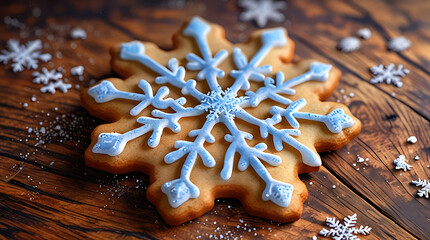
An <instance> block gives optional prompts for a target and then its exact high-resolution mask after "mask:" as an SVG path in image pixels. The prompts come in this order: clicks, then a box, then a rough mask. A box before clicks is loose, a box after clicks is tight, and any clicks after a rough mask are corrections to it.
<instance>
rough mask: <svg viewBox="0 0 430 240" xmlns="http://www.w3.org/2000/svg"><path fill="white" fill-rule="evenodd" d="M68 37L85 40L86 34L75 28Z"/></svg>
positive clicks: (82, 30)
mask: <svg viewBox="0 0 430 240" xmlns="http://www.w3.org/2000/svg"><path fill="white" fill-rule="evenodd" d="M70 37H71V38H72V39H86V38H87V32H85V30H84V29H82V28H80V27H77V28H74V29H73V30H72V31H71V32H70Z"/></svg>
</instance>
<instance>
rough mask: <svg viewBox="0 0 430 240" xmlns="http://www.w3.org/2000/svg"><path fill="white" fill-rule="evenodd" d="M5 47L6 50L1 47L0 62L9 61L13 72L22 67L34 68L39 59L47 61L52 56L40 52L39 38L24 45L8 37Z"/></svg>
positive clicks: (36, 66)
mask: <svg viewBox="0 0 430 240" xmlns="http://www.w3.org/2000/svg"><path fill="white" fill-rule="evenodd" d="M7 48H8V50H4V49H3V50H2V51H1V54H0V62H2V63H3V64H7V63H8V62H9V61H11V62H12V64H11V67H12V70H13V71H14V72H21V71H22V70H24V68H27V69H36V68H38V63H39V60H42V61H44V62H47V61H49V60H51V58H52V56H51V55H50V54H48V53H45V54H42V53H40V51H38V50H40V49H42V42H41V41H40V40H34V41H29V42H27V44H26V45H24V44H23V45H21V44H19V41H18V40H15V39H9V40H8V41H7Z"/></svg>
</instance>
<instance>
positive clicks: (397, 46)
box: [387, 36, 411, 52]
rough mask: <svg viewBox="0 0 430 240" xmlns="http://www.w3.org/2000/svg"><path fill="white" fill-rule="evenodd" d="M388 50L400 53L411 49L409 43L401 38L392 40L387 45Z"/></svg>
mask: <svg viewBox="0 0 430 240" xmlns="http://www.w3.org/2000/svg"><path fill="white" fill-rule="evenodd" d="M387 47H388V49H390V50H391V51H395V52H401V51H404V50H406V49H408V48H409V47H411V41H409V40H408V39H406V38H405V37H403V36H400V37H396V38H392V39H391V40H390V41H389V42H388V45H387Z"/></svg>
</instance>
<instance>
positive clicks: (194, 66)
mask: <svg viewBox="0 0 430 240" xmlns="http://www.w3.org/2000/svg"><path fill="white" fill-rule="evenodd" d="M209 31H210V26H209V24H207V23H206V22H204V21H203V20H202V19H201V18H198V17H195V18H193V19H192V20H191V22H190V23H189V25H188V26H187V27H186V28H185V30H184V32H183V33H184V35H185V36H190V37H193V38H194V39H195V40H196V42H197V45H198V47H199V49H200V53H201V55H202V57H203V58H201V57H199V56H197V55H196V54H194V53H189V54H188V55H187V56H186V59H187V60H188V63H187V68H188V69H190V70H192V71H196V70H199V71H200V72H199V73H198V74H197V79H198V80H204V79H206V81H207V82H208V84H209V87H210V88H211V89H212V90H216V88H217V87H218V86H219V85H218V82H217V79H216V78H217V77H218V78H222V77H224V75H225V73H224V71H222V70H220V69H218V68H217V66H218V65H219V64H221V62H222V61H224V59H225V58H226V57H227V55H228V52H227V50H224V49H223V50H221V51H219V52H218V53H217V54H216V55H215V56H214V57H213V58H212V53H211V50H210V47H209V44H208V42H207V34H208V33H209Z"/></svg>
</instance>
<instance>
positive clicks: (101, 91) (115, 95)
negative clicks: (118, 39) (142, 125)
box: [88, 79, 186, 116]
mask: <svg viewBox="0 0 430 240" xmlns="http://www.w3.org/2000/svg"><path fill="white" fill-rule="evenodd" d="M137 86H138V87H139V88H140V89H142V91H143V92H144V94H140V93H132V92H125V91H120V90H118V89H117V88H115V86H114V85H113V84H112V83H111V82H109V81H106V80H104V81H102V82H101V83H100V84H98V85H96V86H94V87H91V88H90V89H89V90H88V94H89V95H90V96H91V97H93V98H94V100H95V101H96V102H97V103H105V102H109V101H112V100H115V99H128V100H132V101H140V103H139V104H137V105H136V106H135V107H134V108H132V109H131V110H130V115H132V116H136V115H138V114H139V113H140V112H142V110H144V109H145V108H146V107H147V106H149V105H151V104H152V105H153V106H154V107H156V108H159V109H166V108H168V107H169V106H177V105H184V104H185V102H186V99H185V98H183V97H181V98H179V99H176V100H173V99H171V98H168V99H166V100H163V98H164V97H166V96H167V95H168V94H169V88H168V87H166V86H162V87H161V88H160V89H159V90H158V91H157V93H156V94H155V96H154V95H153V91H152V87H151V85H150V84H149V83H148V82H147V81H145V80H143V79H142V80H140V81H139V83H138V85H137Z"/></svg>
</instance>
